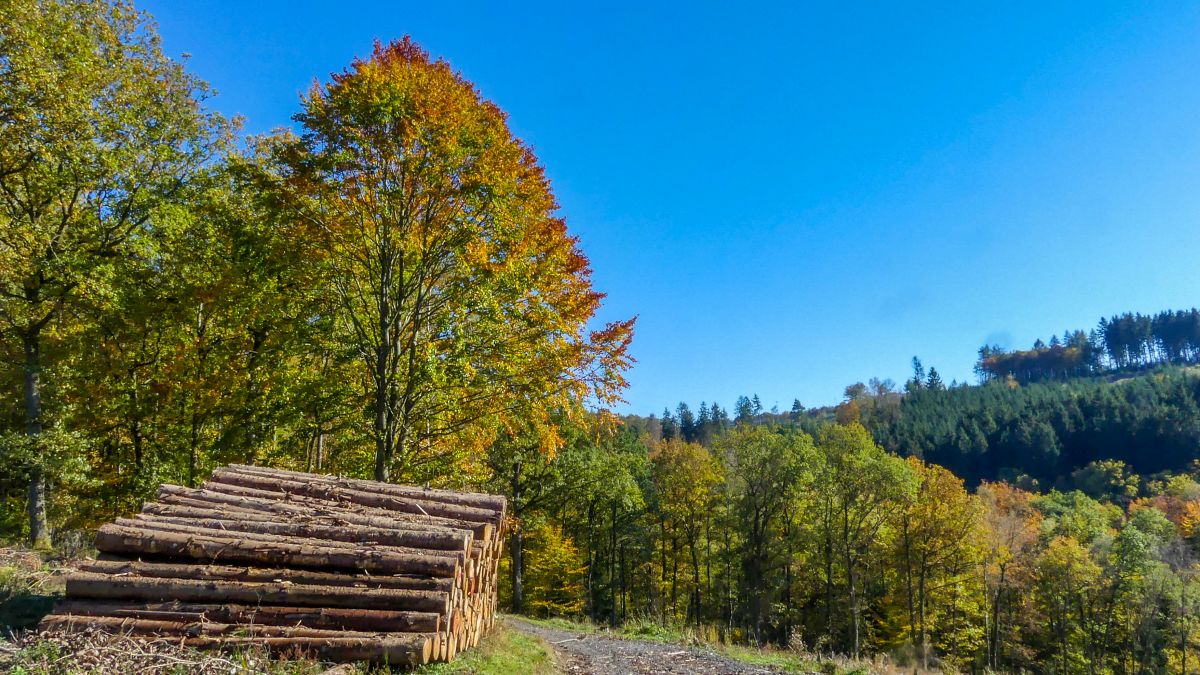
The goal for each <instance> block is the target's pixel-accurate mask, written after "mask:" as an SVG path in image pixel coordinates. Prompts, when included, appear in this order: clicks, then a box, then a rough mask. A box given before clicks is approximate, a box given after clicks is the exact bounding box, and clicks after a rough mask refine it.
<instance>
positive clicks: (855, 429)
mask: <svg viewBox="0 0 1200 675" xmlns="http://www.w3.org/2000/svg"><path fill="white" fill-rule="evenodd" d="M817 448H818V457H819V458H820V461H821V466H820V468H819V469H818V473H817V478H816V481H815V489H816V490H817V491H818V492H819V493H826V494H828V495H829V499H828V502H827V504H828V520H827V523H828V527H829V530H830V531H829V533H828V540H829V541H830V543H831V549H832V551H831V552H833V553H835V555H836V557H837V559H838V562H839V563H840V565H841V567H842V572H843V574H844V578H845V580H846V587H847V596H848V597H847V605H848V607H847V609H848V610H849V614H850V631H849V632H850V634H849V636H848V638H849V639H848V646H849V647H850V650H851V653H852V654H854V655H855V656H858V655H859V654H860V653H862V644H863V614H864V611H865V609H866V604H865V601H864V600H865V598H864V586H865V585H866V579H865V578H864V576H865V575H866V574H867V563H868V561H869V560H870V559H871V558H872V557H873V556H878V555H879V554H880V553H881V549H882V541H883V540H882V538H881V537H880V536H879V535H880V531H881V529H882V528H883V527H884V526H885V525H886V524H887V523H888V521H889V520H890V516H891V513H890V512H889V509H891V508H893V507H895V506H898V505H899V504H901V503H903V502H904V501H908V500H910V499H911V498H912V496H913V494H914V492H915V490H916V487H917V485H916V482H917V481H916V477H915V476H914V475H913V472H912V470H911V468H910V467H909V466H908V465H907V464H906V463H905V462H904V460H902V459H900V458H899V457H896V456H894V455H889V454H888V453H887V452H885V451H884V450H883V448H881V447H879V446H878V445H876V444H875V441H874V440H873V439H872V438H871V435H870V434H869V433H867V430H866V429H864V428H863V427H862V426H861V425H859V424H850V425H842V424H834V425H829V426H827V427H824V428H823V429H822V430H821V433H820V434H818V436H817Z"/></svg>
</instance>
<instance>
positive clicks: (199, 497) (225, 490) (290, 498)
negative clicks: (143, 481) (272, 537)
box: [158, 483, 495, 539]
mask: <svg viewBox="0 0 1200 675" xmlns="http://www.w3.org/2000/svg"><path fill="white" fill-rule="evenodd" d="M158 498H159V499H160V500H161V501H164V502H167V503H170V504H182V503H187V504H188V505H193V506H194V505H198V504H199V503H207V504H208V505H209V506H210V507H218V506H220V505H226V506H232V507H234V508H238V509H249V510H253V511H259V512H266V513H274V514H279V515H288V516H292V515H296V516H305V515H308V516H321V517H332V518H339V519H342V520H345V521H346V522H347V523H352V524H358V525H367V526H371V527H384V525H383V523H384V522H390V523H392V526H393V527H395V526H401V527H404V526H410V525H417V524H420V525H424V526H431V527H448V528H452V529H457V530H470V531H471V532H473V533H474V534H475V536H476V537H479V538H484V539H487V538H490V537H491V536H492V535H493V533H494V529H495V526H494V525H492V524H491V523H478V522H471V521H465V520H457V519H454V518H439V517H435V516H424V515H418V514H413V513H397V512H395V511H388V510H386V509H381V508H369V507H365V506H355V505H353V504H350V505H341V506H339V505H337V504H334V503H332V502H328V501H325V500H322V499H312V498H308V497H298V496H296V495H290V494H286V493H280V492H268V491H266V490H258V489H254V488H247V487H241V486H237V485H224V484H220V483H213V484H210V485H209V487H208V489H196V488H186V487H180V486H178V485H162V486H159V488H158ZM347 506H349V507H350V508H347Z"/></svg>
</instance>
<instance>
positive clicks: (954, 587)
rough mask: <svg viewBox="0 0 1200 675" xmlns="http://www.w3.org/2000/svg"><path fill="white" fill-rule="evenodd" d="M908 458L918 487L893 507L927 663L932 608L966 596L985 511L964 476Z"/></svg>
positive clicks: (913, 621) (917, 642) (911, 618)
mask: <svg viewBox="0 0 1200 675" xmlns="http://www.w3.org/2000/svg"><path fill="white" fill-rule="evenodd" d="M930 372H934V371H932V370H931V371H930ZM931 388H932V387H931ZM907 462H908V465H909V467H910V469H911V471H912V473H913V474H914V476H915V477H916V491H915V492H913V493H912V494H911V496H910V498H909V499H908V500H905V501H903V502H901V506H900V508H898V509H896V511H895V512H894V518H895V524H894V527H895V530H896V532H895V535H894V541H895V548H896V556H897V559H898V561H899V563H900V570H901V576H902V578H903V583H904V589H905V596H906V599H907V602H906V604H907V609H908V627H909V636H910V638H911V640H912V643H913V645H914V647H916V650H917V653H918V655H919V657H920V659H921V661H922V665H927V663H928V656H929V646H930V645H929V642H928V640H929V634H930V631H931V628H932V625H933V624H934V623H935V622H934V620H933V619H934V617H933V616H932V613H933V611H935V609H934V608H938V607H942V606H946V605H949V604H950V603H949V602H941V601H940V600H942V598H943V597H947V598H948V597H949V596H953V595H964V593H963V587H964V586H965V585H966V584H965V583H964V582H965V581H966V580H967V578H968V577H969V576H971V575H973V574H974V573H975V572H976V571H977V569H978V565H979V563H980V562H981V561H982V551H980V549H979V540H980V533H981V532H980V528H981V526H982V522H981V511H980V508H979V503H978V502H977V501H976V500H975V499H974V498H973V497H972V496H971V495H970V494H969V493H968V492H967V490H966V488H965V487H964V486H963V482H962V479H960V478H958V477H957V476H955V475H954V474H952V473H950V472H949V471H947V470H946V469H943V468H942V467H940V466H937V465H933V464H926V463H925V462H922V461H921V460H919V459H917V458H915V457H909V458H908V460H907ZM939 628H941V627H940V626H939ZM941 632H943V633H945V632H948V631H945V630H943V631H941ZM980 637H982V634H981V635H980ZM954 641H955V642H961V641H962V636H955V638H954ZM956 646H957V647H959V649H957V650H955V651H958V652H962V651H970V650H969V649H964V648H963V647H964V645H961V644H959V645H956Z"/></svg>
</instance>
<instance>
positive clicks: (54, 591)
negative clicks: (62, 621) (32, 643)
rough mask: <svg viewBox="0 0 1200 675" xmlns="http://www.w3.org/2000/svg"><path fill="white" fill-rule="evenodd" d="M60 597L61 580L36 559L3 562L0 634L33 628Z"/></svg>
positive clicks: (1, 565) (0, 566)
mask: <svg viewBox="0 0 1200 675" xmlns="http://www.w3.org/2000/svg"><path fill="white" fill-rule="evenodd" d="M10 563H11V564H10ZM61 595H62V580H61V579H60V578H58V577H56V576H55V575H53V574H52V573H51V572H50V571H49V570H48V569H47V568H46V567H45V566H44V565H43V564H42V563H41V562H40V560H38V559H37V558H36V557H33V556H32V555H27V556H25V557H24V559H22V560H20V561H15V560H7V561H4V563H3V564H0V634H6V633H7V631H16V630H23V629H27V628H33V627H34V626H36V625H37V623H38V621H40V620H41V619H42V617H43V616H45V615H46V614H48V613H49V612H50V609H51V608H52V607H53V606H54V602H55V601H56V600H58V599H59V598H60V597H61Z"/></svg>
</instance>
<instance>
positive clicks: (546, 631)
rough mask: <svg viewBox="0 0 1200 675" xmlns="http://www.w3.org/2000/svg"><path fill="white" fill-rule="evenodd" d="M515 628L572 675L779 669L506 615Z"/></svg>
mask: <svg viewBox="0 0 1200 675" xmlns="http://www.w3.org/2000/svg"><path fill="white" fill-rule="evenodd" d="M505 621H506V622H507V623H508V625H509V626H512V628H513V629H514V630H518V631H521V632H522V633H527V634H529V635H535V636H537V637H540V638H542V639H543V640H545V641H546V642H547V643H549V644H550V645H551V646H552V647H554V651H556V652H557V653H558V657H559V661H560V662H561V663H562V666H563V669H564V670H565V671H566V672H567V673H570V674H571V675H576V674H579V675H583V674H585V673H586V674H587V675H632V674H634V673H636V674H637V675H642V674H647V675H649V674H653V675H660V674H662V675H676V674H678V675H690V674H693V673H694V674H695V675H767V674H772V675H773V674H775V673H779V672H780V671H778V670H774V669H772V668H764V667H762V666H752V665H748V664H745V663H740V662H738V661H734V660H732V659H729V658H726V657H724V656H721V655H720V654H717V653H715V652H712V651H708V650H705V649H700V648H697V647H683V646H681V645H670V644H662V643H658V642H645V641H642V640H624V639H621V638H614V637H607V636H604V635H594V634H590V633H575V632H571V631H565V630H559V629H557V628H546V627H545V626H539V625H536V624H532V623H529V622H527V621H522V620H521V619H517V618H514V617H507V618H506V619H505Z"/></svg>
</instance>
